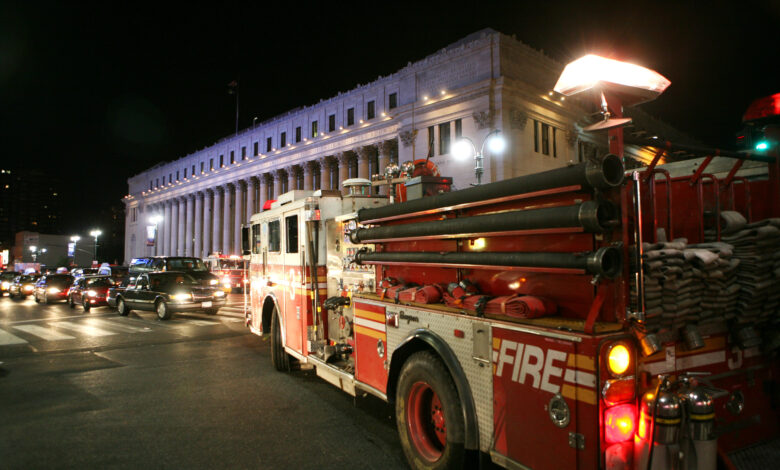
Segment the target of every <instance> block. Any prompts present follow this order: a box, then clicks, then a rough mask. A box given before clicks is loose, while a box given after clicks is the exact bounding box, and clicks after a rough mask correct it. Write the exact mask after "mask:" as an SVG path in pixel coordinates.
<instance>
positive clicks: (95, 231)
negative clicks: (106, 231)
mask: <svg viewBox="0 0 780 470" xmlns="http://www.w3.org/2000/svg"><path fill="white" fill-rule="evenodd" d="M102 233H103V232H101V231H100V230H93V231H91V232H89V235H90V236H92V237H95V258H94V260H95V261H97V239H98V237H99V236H100V235H101V234H102Z"/></svg>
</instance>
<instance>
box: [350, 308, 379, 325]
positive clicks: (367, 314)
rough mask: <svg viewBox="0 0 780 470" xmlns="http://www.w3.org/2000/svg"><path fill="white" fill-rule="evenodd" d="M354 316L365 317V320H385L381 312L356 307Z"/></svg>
mask: <svg viewBox="0 0 780 470" xmlns="http://www.w3.org/2000/svg"><path fill="white" fill-rule="evenodd" d="M355 316H356V317H360V318H365V319H366V320H374V321H378V322H379V323H384V322H385V316H384V315H382V314H381V313H375V312H369V311H368V310H360V309H358V308H356V309H355Z"/></svg>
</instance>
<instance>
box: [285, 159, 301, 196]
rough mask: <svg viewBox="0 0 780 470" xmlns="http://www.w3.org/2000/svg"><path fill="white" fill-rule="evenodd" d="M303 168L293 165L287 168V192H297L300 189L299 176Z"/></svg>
mask: <svg viewBox="0 0 780 470" xmlns="http://www.w3.org/2000/svg"><path fill="white" fill-rule="evenodd" d="M300 170H301V167H299V166H298V165H291V166H289V167H287V191H295V190H296V189H298V174H299V172H300Z"/></svg>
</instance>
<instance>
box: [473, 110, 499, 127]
mask: <svg viewBox="0 0 780 470" xmlns="http://www.w3.org/2000/svg"><path fill="white" fill-rule="evenodd" d="M495 114H496V113H495V111H493V110H487V111H477V112H475V113H473V114H472V117H473V118H474V123H475V124H476V125H477V129H487V128H490V127H493V120H494V118H495Z"/></svg>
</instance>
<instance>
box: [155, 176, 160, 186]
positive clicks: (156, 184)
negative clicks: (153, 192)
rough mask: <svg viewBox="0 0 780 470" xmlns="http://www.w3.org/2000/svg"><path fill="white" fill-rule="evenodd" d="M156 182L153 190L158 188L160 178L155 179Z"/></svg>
mask: <svg viewBox="0 0 780 470" xmlns="http://www.w3.org/2000/svg"><path fill="white" fill-rule="evenodd" d="M156 181H157V182H156V183H155V184H154V187H155V188H159V187H160V178H157V180H156Z"/></svg>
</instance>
